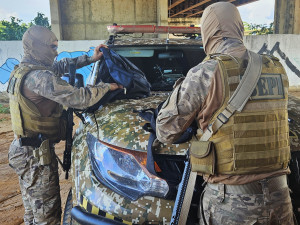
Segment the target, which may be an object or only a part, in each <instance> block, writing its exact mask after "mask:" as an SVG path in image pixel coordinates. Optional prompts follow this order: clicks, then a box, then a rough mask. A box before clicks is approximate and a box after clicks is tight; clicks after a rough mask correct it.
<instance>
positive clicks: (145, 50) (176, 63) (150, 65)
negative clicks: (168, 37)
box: [111, 45, 205, 91]
mask: <svg viewBox="0 0 300 225" xmlns="http://www.w3.org/2000/svg"><path fill="white" fill-rule="evenodd" d="M111 48H112V49H113V50H114V51H116V52H117V53H118V54H120V55H122V56H124V57H126V58H127V59H129V60H130V61H131V62H132V63H134V64H135V65H136V66H137V67H138V68H140V69H141V70H142V71H143V72H144V73H145V75H146V77H147V79H148V81H149V82H150V83H151V86H152V90H153V91H170V90H172V88H173V84H174V82H175V81H176V80H177V79H178V78H180V77H183V76H186V74H187V72H188V71H189V69H191V68H192V67H194V66H196V65H197V64H199V63H200V62H201V61H202V60H203V59H204V58H205V53H204V50H203V48H202V47H201V46H200V45H194V46H181V45H175V46H173V45H172V46H170V45H160V46H138V47H135V46H120V47H116V46H111Z"/></svg>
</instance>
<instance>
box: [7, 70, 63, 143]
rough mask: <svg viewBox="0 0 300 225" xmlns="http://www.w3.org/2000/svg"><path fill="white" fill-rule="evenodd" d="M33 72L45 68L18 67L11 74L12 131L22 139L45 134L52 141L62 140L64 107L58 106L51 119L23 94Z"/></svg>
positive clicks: (9, 86)
mask: <svg viewBox="0 0 300 225" xmlns="http://www.w3.org/2000/svg"><path fill="white" fill-rule="evenodd" d="M33 70H45V68H44V67H40V66H34V65H28V66H17V67H16V68H15V69H14V71H13V72H12V73H11V76H10V79H9V84H8V88H7V92H8V94H9V100H10V101H9V105H10V112H11V122H12V129H13V131H14V133H15V134H16V135H18V136H21V137H24V136H25V137H35V136H37V135H38V134H43V135H44V136H45V137H47V138H49V139H50V140H55V141H58V140H61V139H62V137H61V136H62V135H63V134H62V133H63V132H64V131H62V130H61V115H62V107H61V106H60V105H59V104H57V106H56V109H55V113H53V114H52V115H51V117H44V116H42V115H41V114H40V112H39V110H38V108H37V107H36V106H35V104H34V103H33V102H31V101H30V100H28V99H27V98H26V97H24V96H23V94H22V87H23V83H24V80H25V78H26V75H27V74H28V73H29V72H31V71H33Z"/></svg>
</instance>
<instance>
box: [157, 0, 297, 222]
mask: <svg viewBox="0 0 300 225" xmlns="http://www.w3.org/2000/svg"><path fill="white" fill-rule="evenodd" d="M205 14H206V15H205ZM229 15H230V16H229ZM207 21H208V22H207ZM201 22H202V29H201V32H202V40H203V44H204V49H205V51H206V53H207V54H215V53H217V54H226V55H231V56H234V57H237V58H239V59H241V60H242V62H243V63H247V61H248V55H247V49H246V48H245V46H244V44H243V24H242V21H241V19H240V15H239V13H238V10H237V9H236V7H234V6H233V5H232V4H231V3H226V2H220V3H215V4H212V5H211V6H209V7H207V8H206V10H205V11H204V13H203V17H202V19H201ZM205 22H206V23H205ZM220 74H221V72H220V68H219V65H218V63H217V60H213V59H210V60H207V61H204V62H202V63H200V64H199V65H197V66H196V67H194V68H192V69H191V70H190V71H189V72H188V74H187V76H186V78H185V79H184V80H183V81H182V82H181V83H177V84H176V86H175V87H174V90H173V92H172V94H171V96H170V97H169V99H168V100H167V101H166V102H165V103H164V105H163V106H162V109H161V111H160V112H159V114H158V117H157V121H156V122H157V123H156V134H157V138H158V140H159V141H161V142H163V143H173V142H174V141H176V139H178V138H179V137H180V136H181V134H182V133H183V132H184V131H185V130H186V129H187V128H188V127H189V126H190V124H191V123H192V122H193V121H194V120H196V121H197V122H198V127H199V129H198V135H199V136H201V135H202V134H203V131H205V130H206V129H207V126H208V123H209V121H210V119H211V118H212V117H213V116H214V114H215V112H216V111H217V110H218V109H219V108H220V107H221V106H222V104H223V102H222V101H223V96H224V93H223V88H224V86H225V85H226V84H223V83H222V81H221V75H220ZM217 160H218V159H217ZM287 173H289V169H280V170H277V171H272V172H268V173H261V174H248V175H226V174H218V175H209V176H208V175H205V176H204V179H205V180H206V181H207V182H208V183H214V184H217V187H218V188H219V187H223V189H222V188H220V189H217V190H215V189H211V188H210V187H209V186H207V187H206V189H205V191H204V193H203V195H202V198H201V201H200V204H199V205H202V207H201V210H200V211H199V216H200V224H270V223H272V224H293V212H292V206H291V199H290V196H289V189H288V187H287V185H286V183H285V185H283V186H282V187H283V188H282V189H280V190H279V189H278V188H277V189H275V190H274V189H273V190H272V188H271V187H269V186H268V185H266V186H265V188H262V186H261V185H260V184H257V183H260V182H261V181H268V180H269V179H270V178H273V177H279V176H284V178H285V177H286V174H287ZM252 182H255V185H256V186H258V187H260V190H259V191H257V192H254V193H255V194H251V191H252V190H251V189H250V191H249V192H247V191H244V192H243V193H242V194H239V193H230V192H227V190H226V185H231V186H235V185H241V186H242V185H244V184H249V183H252ZM275 186H276V185H275ZM235 187H237V186H235ZM247 187H248V186H247ZM280 188H281V186H280ZM262 189H263V190H262ZM270 190H271V191H270ZM260 193H261V194H260ZM220 196H221V199H220ZM199 209H200V208H199Z"/></svg>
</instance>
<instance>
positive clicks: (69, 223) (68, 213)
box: [62, 189, 73, 225]
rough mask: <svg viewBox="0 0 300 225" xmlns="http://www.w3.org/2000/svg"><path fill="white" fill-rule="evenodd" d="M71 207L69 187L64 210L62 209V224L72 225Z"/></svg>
mask: <svg viewBox="0 0 300 225" xmlns="http://www.w3.org/2000/svg"><path fill="white" fill-rule="evenodd" d="M72 208H73V199H72V189H70V191H69V194H68V197H67V201H66V205H65V210H64V217H63V223H62V224H63V225H72V217H71V210H72Z"/></svg>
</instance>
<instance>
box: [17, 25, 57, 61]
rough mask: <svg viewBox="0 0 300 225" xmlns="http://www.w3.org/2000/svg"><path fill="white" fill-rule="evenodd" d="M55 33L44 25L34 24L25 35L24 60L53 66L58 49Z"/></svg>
mask: <svg viewBox="0 0 300 225" xmlns="http://www.w3.org/2000/svg"><path fill="white" fill-rule="evenodd" d="M55 41H57V38H56V36H55V34H54V33H53V32H52V31H50V30H49V29H47V28H46V27H42V26H32V27H30V28H29V29H28V30H27V31H26V32H25V33H24V35H23V39H22V42H23V48H24V57H23V59H22V62H26V63H32V61H37V62H38V63H40V64H42V65H44V66H52V64H53V61H54V58H55V57H56V56H57V50H56V48H55V46H54V45H53V42H55Z"/></svg>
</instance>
